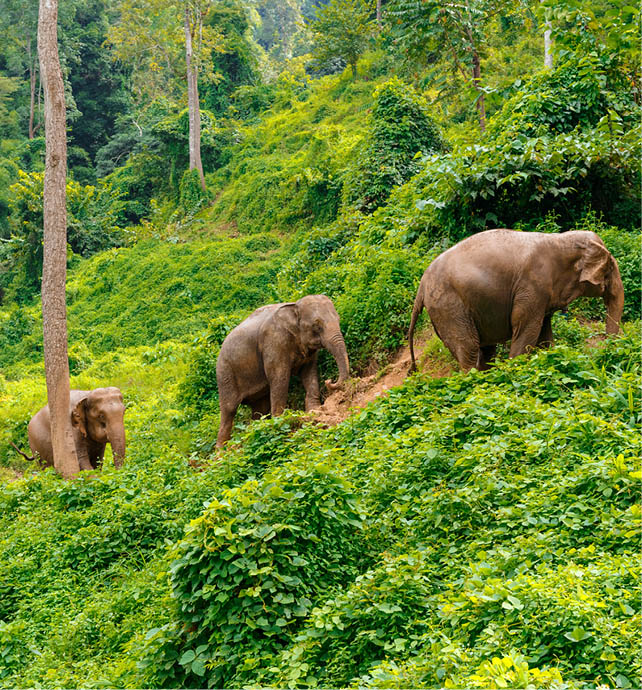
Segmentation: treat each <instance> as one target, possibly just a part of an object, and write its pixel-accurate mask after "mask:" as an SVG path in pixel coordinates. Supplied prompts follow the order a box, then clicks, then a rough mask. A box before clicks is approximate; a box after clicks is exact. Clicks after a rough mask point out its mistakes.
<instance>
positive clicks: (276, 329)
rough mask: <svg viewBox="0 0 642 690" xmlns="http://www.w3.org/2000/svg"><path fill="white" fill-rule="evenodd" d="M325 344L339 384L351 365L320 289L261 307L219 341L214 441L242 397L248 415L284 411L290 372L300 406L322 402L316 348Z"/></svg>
mask: <svg viewBox="0 0 642 690" xmlns="http://www.w3.org/2000/svg"><path fill="white" fill-rule="evenodd" d="M321 348H325V349H326V350H329V351H330V352H331V354H332V356H333V357H334V359H335V360H336V362H337V365H338V367H339V378H338V380H337V382H336V383H334V384H333V383H330V382H329V381H326V386H327V387H328V388H329V389H330V390H334V389H336V388H337V387H339V386H340V385H341V384H342V383H343V382H344V381H345V380H346V379H347V378H348V375H349V371H350V363H349V360H348V352H347V350H346V345H345V342H344V340H343V335H342V334H341V329H340V327H339V315H338V314H337V312H336V310H335V308H334V305H333V304H332V301H331V300H330V299H329V298H328V297H326V296H325V295H308V296H307V297H303V298H302V299H300V300H299V301H298V302H288V303H285V304H269V305H267V306H265V307H260V308H259V309H257V310H256V311H255V312H254V313H253V314H251V315H250V316H248V318H247V319H245V321H243V322H242V323H241V324H239V325H238V326H237V327H236V328H235V329H234V330H232V331H231V332H230V333H229V334H228V336H227V337H226V338H225V340H224V341H223V344H222V345H221V350H220V352H219V356H218V360H217V363H216V380H217V383H218V392H219V403H220V408H221V425H220V428H219V431H218V438H217V442H216V446H217V448H220V447H221V446H222V445H223V444H224V443H225V442H226V441H227V440H228V439H229V438H230V434H231V431H232V424H233V422H234V415H235V414H236V410H237V409H238V406H239V405H240V404H241V403H245V404H248V405H250V406H251V408H252V418H253V419H258V418H259V417H261V416H262V415H265V414H267V413H268V412H270V413H271V414H272V416H276V415H279V414H281V413H282V412H283V410H284V408H285V406H286V403H287V399H288V386H289V382H290V376H291V375H292V374H293V373H294V374H298V375H299V376H300V377H301V381H302V383H303V387H304V388H305V409H306V411H307V410H313V409H315V408H318V407H320V406H321V397H320V390H319V374H318V370H317V352H318V350H320V349H321Z"/></svg>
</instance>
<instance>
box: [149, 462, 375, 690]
mask: <svg viewBox="0 0 642 690" xmlns="http://www.w3.org/2000/svg"><path fill="white" fill-rule="evenodd" d="M360 530H361V518H360V516H359V513H358V510H357V506H356V502H355V497H354V495H353V491H352V487H351V486H350V485H349V484H348V483H347V482H346V481H345V480H344V479H342V478H341V476H340V475H338V474H337V473H336V472H334V471H333V470H331V469H330V468H329V467H328V466H327V465H325V464H324V463H322V462H318V463H312V464H310V463H309V462H306V463H289V464H286V465H283V466H282V467H280V468H276V469H275V470H272V471H270V472H268V473H267V474H266V475H265V476H264V478H263V480H262V481H261V482H257V481H249V482H246V483H245V484H244V485H242V486H240V487H238V488H236V489H230V490H228V491H226V492H224V494H223V497H222V499H221V500H217V499H213V500H212V501H211V502H210V504H209V506H208V508H207V510H206V511H205V512H204V513H203V515H202V516H201V517H200V518H199V519H198V520H196V521H194V522H193V523H192V524H191V526H190V528H189V530H188V532H187V534H186V536H185V539H183V541H182V542H180V543H179V544H178V546H177V548H176V550H175V556H176V560H175V561H174V562H173V563H172V565H171V568H170V582H171V585H172V590H173V593H174V596H175V598H176V600H177V604H178V615H179V618H180V620H182V621H183V623H184V627H183V630H182V631H181V632H180V638H181V639H180V642H179V641H177V642H176V643H175V645H177V646H178V650H179V654H180V658H178V664H179V665H180V666H181V667H182V669H183V674H184V676H183V678H184V680H182V683H189V684H198V685H200V684H203V681H205V682H206V683H207V685H209V686H217V687H222V686H224V685H230V684H232V685H241V684H246V683H248V682H253V681H254V682H255V679H256V672H257V668H260V667H261V666H262V665H265V663H266V662H267V661H268V659H270V658H271V657H272V656H273V655H274V653H275V652H276V651H277V650H278V649H279V648H281V647H283V646H284V644H285V643H286V641H287V640H288V638H289V637H290V636H291V635H292V633H293V632H294V631H295V630H296V629H297V628H299V627H300V626H301V622H302V621H303V619H304V618H305V617H306V616H307V614H308V613H309V611H310V609H311V607H312V604H313V600H314V599H315V598H317V597H318V596H319V595H320V594H321V592H324V591H327V590H329V589H331V588H332V587H333V586H335V585H337V584H338V583H341V582H346V581H349V579H350V578H351V577H352V576H354V574H355V571H356V569H357V568H356V566H357V563H358V560H359V559H358V550H359V545H360V539H359V534H360ZM223 620H225V621H226V623H224V624H221V621H223ZM165 644H166V643H165ZM176 648H177V647H175V648H174V649H176ZM164 653H165V654H167V653H169V654H170V657H169V658H168V659H167V661H172V659H171V657H173V656H174V655H175V651H172V650H171V647H167V648H166V650H165V651H164ZM166 663H167V662H166ZM174 663H175V662H174ZM163 667H164V664H163V653H161V655H160V658H156V659H154V664H153V667H152V668H150V670H151V671H152V678H151V679H153V682H156V683H158V682H161V683H163V684H164V683H165V682H166V679H167V677H166V676H165V674H164V673H163V670H162V669H163ZM172 675H173V674H172ZM168 680H170V682H172V683H173V682H175V680H176V678H175V677H171V678H169V679H168Z"/></svg>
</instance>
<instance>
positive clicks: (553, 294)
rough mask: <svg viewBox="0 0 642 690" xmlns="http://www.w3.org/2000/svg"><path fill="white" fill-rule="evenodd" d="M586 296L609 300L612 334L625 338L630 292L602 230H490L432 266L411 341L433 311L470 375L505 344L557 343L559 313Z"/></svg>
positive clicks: (514, 350) (521, 347) (520, 347)
mask: <svg viewBox="0 0 642 690" xmlns="http://www.w3.org/2000/svg"><path fill="white" fill-rule="evenodd" d="M578 297H602V298H603V299H604V303H605V305H606V311H607V315H606V332H607V333H608V334H612V333H617V332H618V329H619V323H620V319H621V318H622V309H623V306H624V288H623V287H622V280H621V278H620V271H619V269H618V265H617V262H616V261H615V259H614V258H613V256H612V255H611V254H610V253H609V251H608V250H607V249H606V247H605V246H604V243H603V242H602V240H601V239H600V238H599V236H598V235H596V234H595V233H594V232H587V231H579V230H576V231H571V232H565V233H561V234H549V233H541V232H518V231H516V230H506V229H501V230H486V231H485V232H480V233H479V234H477V235H473V236H472V237H469V238H467V239H465V240H463V241H462V242H459V243H458V244H456V245H455V246H454V247H451V248H450V249H448V250H447V251H445V252H444V253H443V254H441V255H440V256H438V257H437V258H436V259H435V260H434V261H433V262H432V263H431V264H430V266H428V268H427V269H426V271H425V273H424V275H423V277H422V279H421V282H420V284H419V290H418V291H417V297H416V299H415V305H414V308H413V311H412V319H411V322H410V330H409V332H408V339H409V342H410V354H411V358H412V366H411V371H414V370H415V369H416V365H415V354H414V349H413V342H412V340H413V334H414V329H415V324H416V322H417V317H418V316H419V314H420V313H421V311H422V309H423V308H424V307H425V308H426V310H427V311H428V314H429V316H430V320H431V321H432V324H433V326H434V328H435V331H436V333H437V335H438V336H439V337H440V338H441V340H442V341H443V342H444V344H445V345H446V347H447V348H448V349H449V350H450V351H451V352H452V354H453V356H454V357H455V359H457V361H458V362H459V365H460V366H461V368H462V369H463V370H464V371H468V370H469V369H471V368H472V367H476V368H477V369H486V368H488V363H489V362H490V361H491V360H492V359H493V357H494V356H495V346H496V345H497V344H498V343H503V342H506V341H507V340H511V346H510V357H516V356H517V355H520V354H522V353H523V352H525V351H526V350H528V349H529V348H532V347H536V346H546V345H550V344H552V343H553V332H552V330H551V316H552V314H553V313H554V312H555V311H558V310H560V309H561V310H563V309H566V307H567V306H568V305H569V304H570V303H571V302H572V301H573V300H575V299H577V298H578Z"/></svg>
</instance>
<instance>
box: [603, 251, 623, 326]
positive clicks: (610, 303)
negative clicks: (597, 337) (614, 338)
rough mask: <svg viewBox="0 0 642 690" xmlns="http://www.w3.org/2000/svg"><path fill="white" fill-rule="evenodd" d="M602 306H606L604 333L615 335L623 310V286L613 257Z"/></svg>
mask: <svg viewBox="0 0 642 690" xmlns="http://www.w3.org/2000/svg"><path fill="white" fill-rule="evenodd" d="M604 306H605V307H606V333H607V335H615V334H616V333H617V332H618V331H619V330H620V321H621V319H622V312H623V311H624V286H623V285H622V278H621V277H620V270H619V268H618V266H617V262H616V261H615V259H613V271H612V273H611V275H610V277H609V280H608V282H607V284H606V289H605V291H604Z"/></svg>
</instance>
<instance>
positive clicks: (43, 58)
mask: <svg viewBox="0 0 642 690" xmlns="http://www.w3.org/2000/svg"><path fill="white" fill-rule="evenodd" d="M57 22H58V0H40V14H39V16H38V55H39V58H40V74H41V79H42V83H43V86H44V93H45V142H46V144H45V179H44V195H43V217H44V246H43V262H42V325H43V340H44V356H45V376H46V379H47V399H48V402H49V411H50V417H51V440H52V445H53V456H54V467H55V468H56V470H58V472H60V474H61V475H62V476H63V477H65V478H69V477H71V476H73V475H74V474H76V473H77V472H79V471H80V466H79V464H78V457H77V455H76V448H75V445H74V439H73V432H72V427H71V416H70V413H69V360H68V358H67V305H66V301H65V283H66V278H67V199H66V182H67V127H66V111H65V93H64V87H63V81H62V72H61V69H60V60H59V57H58V31H57Z"/></svg>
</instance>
